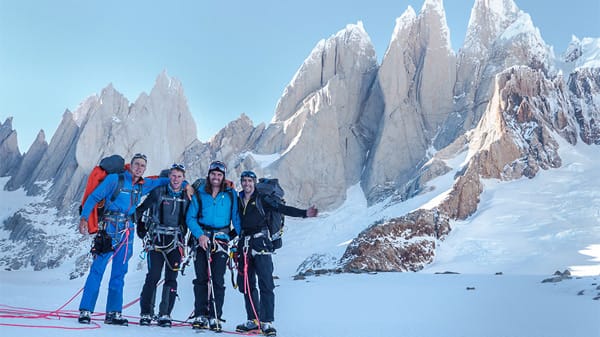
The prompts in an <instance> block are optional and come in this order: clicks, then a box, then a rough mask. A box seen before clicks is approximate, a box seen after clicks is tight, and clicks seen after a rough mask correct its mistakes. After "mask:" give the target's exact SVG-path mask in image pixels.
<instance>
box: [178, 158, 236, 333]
mask: <svg viewBox="0 0 600 337" xmlns="http://www.w3.org/2000/svg"><path fill="white" fill-rule="evenodd" d="M226 173H227V167H226V166H225V164H224V163H223V162H220V161H214V162H212V163H211V164H210V165H209V167H208V177H207V178H206V182H205V183H204V184H202V185H200V186H199V187H198V189H197V191H196V193H195V194H194V196H193V197H192V202H191V204H190V207H189V209H188V212H187V225H188V228H189V230H190V232H192V236H193V237H194V238H195V239H196V240H197V241H198V243H197V248H196V257H195V259H194V270H195V272H196V279H195V280H194V298H195V300H194V317H195V319H194V321H193V322H192V328H194V329H211V330H213V331H217V332H219V331H222V329H221V315H222V314H223V302H224V300H225V271H226V268H227V259H228V256H229V251H228V243H229V240H230V236H229V233H230V232H231V230H230V224H232V223H233V227H234V229H235V232H236V233H240V231H241V229H240V216H239V213H238V203H237V192H236V191H235V189H233V188H231V187H228V186H227V184H226V180H225V174H226Z"/></svg>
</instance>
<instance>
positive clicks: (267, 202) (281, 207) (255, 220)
mask: <svg viewBox="0 0 600 337" xmlns="http://www.w3.org/2000/svg"><path fill="white" fill-rule="evenodd" d="M257 197H258V198H261V203H262V205H263V208H264V209H265V213H268V211H269V210H276V211H278V212H281V213H282V214H284V215H287V216H292V217H297V218H306V210H305V209H300V208H296V207H292V206H286V205H285V204H282V203H278V202H276V201H275V200H273V199H272V198H270V197H269V196H266V195H262V194H258V193H257V192H256V191H254V193H252V196H251V197H250V200H249V201H248V204H247V205H246V206H244V201H243V200H244V192H243V191H242V192H240V194H239V198H238V201H239V206H240V207H239V210H240V219H241V220H242V234H244V235H252V234H255V233H258V232H260V231H262V230H263V229H266V228H267V218H266V216H263V215H262V214H261V213H260V211H259V210H258V207H257V206H256V198H257Z"/></svg>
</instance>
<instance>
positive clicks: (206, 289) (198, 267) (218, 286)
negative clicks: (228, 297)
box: [193, 247, 228, 319]
mask: <svg viewBox="0 0 600 337" xmlns="http://www.w3.org/2000/svg"><path fill="white" fill-rule="evenodd" d="M209 258H210V260H211V262H210V272H209V270H208V260H209ZM227 258H228V256H227V253H226V252H223V251H217V252H213V253H212V254H211V255H210V257H209V256H208V255H207V253H206V251H205V250H204V249H202V248H200V247H198V250H197V251H196V259H195V260H194V271H195V272H196V279H195V280H194V282H193V283H194V315H195V316H196V317H198V316H208V317H217V318H219V319H220V318H221V315H223V302H224V301H225V271H226V269H227ZM209 273H212V274H210V276H211V279H212V287H213V288H214V291H215V293H214V296H212V294H211V288H210V285H209ZM213 299H214V302H213ZM215 306H216V308H217V312H216V316H215V310H214V307H215Z"/></svg>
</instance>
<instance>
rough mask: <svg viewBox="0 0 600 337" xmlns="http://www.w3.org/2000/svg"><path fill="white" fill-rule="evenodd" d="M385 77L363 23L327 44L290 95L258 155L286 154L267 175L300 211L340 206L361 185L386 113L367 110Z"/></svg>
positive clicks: (286, 93)
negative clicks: (349, 191)
mask: <svg viewBox="0 0 600 337" xmlns="http://www.w3.org/2000/svg"><path fill="white" fill-rule="evenodd" d="M376 71H377V60H376V57H375V51H374V48H373V46H372V44H371V41H370V38H369V37H368V35H367V34H366V32H365V31H364V28H363V26H362V24H361V23H358V24H355V25H348V26H347V27H346V28H345V29H343V30H341V31H339V32H338V33H337V34H335V35H333V36H331V37H330V38H329V39H327V40H323V41H320V42H319V43H318V44H317V46H316V47H315V48H314V49H313V51H312V52H311V54H310V55H309V56H308V58H307V59H306V60H305V62H304V63H303V64H302V66H301V67H300V69H299V70H298V72H297V73H296V75H295V76H294V78H293V79H292V81H291V82H290V84H289V85H288V86H287V87H286V89H285V91H284V93H283V96H282V97H281V99H280V101H279V103H278V105H277V108H276V112H275V117H274V118H273V122H272V123H271V125H269V126H268V127H267V129H266V130H265V132H264V133H263V134H262V135H261V137H260V138H259V139H258V143H257V147H256V150H255V152H256V153H257V154H261V155H268V154H278V155H279V159H278V160H276V161H275V162H273V163H271V164H270V165H268V167H265V168H264V170H263V172H264V174H266V175H269V176H274V177H278V178H279V179H280V181H281V182H282V184H283V186H284V187H285V189H286V191H289V192H286V193H287V195H288V196H289V197H290V200H288V201H289V202H290V203H292V204H300V205H308V204H312V203H316V204H319V205H320V206H321V207H322V208H332V207H335V206H337V205H340V204H341V202H342V201H343V200H344V198H345V190H346V188H347V187H348V186H350V185H351V184H355V183H356V182H358V181H359V179H360V174H361V172H362V169H363V165H364V158H365V157H366V152H367V151H368V148H369V147H370V143H369V142H370V139H369V137H368V136H365V135H366V134H369V135H370V134H373V133H374V130H375V129H376V125H373V124H369V125H367V123H364V121H365V120H377V117H372V114H378V113H380V111H378V110H376V109H371V108H369V104H367V103H366V101H367V98H368V93H369V91H370V90H371V87H372V86H373V81H374V79H375V74H376Z"/></svg>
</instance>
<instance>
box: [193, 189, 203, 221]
mask: <svg viewBox="0 0 600 337" xmlns="http://www.w3.org/2000/svg"><path fill="white" fill-rule="evenodd" d="M195 194H196V199H198V214H197V218H198V221H200V218H202V196H201V195H200V189H199V188H197V189H196V192H195Z"/></svg>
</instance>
